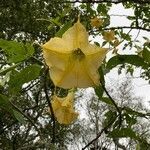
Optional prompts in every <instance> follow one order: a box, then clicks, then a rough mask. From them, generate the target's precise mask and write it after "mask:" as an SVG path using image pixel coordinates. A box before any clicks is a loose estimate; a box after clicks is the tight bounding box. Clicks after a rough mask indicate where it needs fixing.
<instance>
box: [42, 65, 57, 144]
mask: <svg viewBox="0 0 150 150" xmlns="http://www.w3.org/2000/svg"><path fill="white" fill-rule="evenodd" d="M48 71H49V68H48V67H46V69H45V81H44V92H45V96H46V101H47V103H48V106H49V108H50V113H51V118H52V121H53V130H52V143H55V116H54V111H53V107H52V104H51V102H50V99H49V96H48V92H47V80H46V79H47V74H48Z"/></svg>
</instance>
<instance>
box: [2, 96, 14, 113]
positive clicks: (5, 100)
mask: <svg viewBox="0 0 150 150" xmlns="http://www.w3.org/2000/svg"><path fill="white" fill-rule="evenodd" d="M0 108H2V109H5V110H6V111H8V112H9V113H12V106H11V103H10V102H9V100H8V98H7V96H5V95H2V94H0ZM8 108H9V109H8Z"/></svg>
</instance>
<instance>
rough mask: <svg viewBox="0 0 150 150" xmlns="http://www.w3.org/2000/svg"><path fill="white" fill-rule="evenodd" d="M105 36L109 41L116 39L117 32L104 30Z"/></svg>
mask: <svg viewBox="0 0 150 150" xmlns="http://www.w3.org/2000/svg"><path fill="white" fill-rule="evenodd" d="M103 38H104V40H106V41H108V42H110V41H113V40H114V39H115V32H114V31H107V32H104V36H103Z"/></svg>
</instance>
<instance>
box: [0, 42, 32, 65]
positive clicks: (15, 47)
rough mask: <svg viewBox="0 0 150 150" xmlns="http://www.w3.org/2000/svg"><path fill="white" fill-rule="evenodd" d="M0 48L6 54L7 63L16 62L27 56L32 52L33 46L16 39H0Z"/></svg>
mask: <svg viewBox="0 0 150 150" xmlns="http://www.w3.org/2000/svg"><path fill="white" fill-rule="evenodd" d="M0 48H2V49H3V50H4V51H5V52H6V54H7V55H8V62H9V63H16V62H20V61H23V60H25V59H26V58H29V57H30V56H32V55H33V53H34V48H33V46H32V45H30V44H29V43H27V44H23V43H21V42H16V41H7V40H3V39H0Z"/></svg>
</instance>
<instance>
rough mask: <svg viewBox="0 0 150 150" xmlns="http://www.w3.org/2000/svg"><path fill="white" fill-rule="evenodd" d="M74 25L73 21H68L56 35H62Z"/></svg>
mask: <svg viewBox="0 0 150 150" xmlns="http://www.w3.org/2000/svg"><path fill="white" fill-rule="evenodd" d="M71 26H72V23H71V22H67V23H66V24H65V25H64V26H63V27H62V28H61V29H60V30H59V31H58V32H57V33H56V34H55V36H56V37H62V35H63V34H64V33H65V31H67V30H68V29H69V28H70V27H71Z"/></svg>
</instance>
